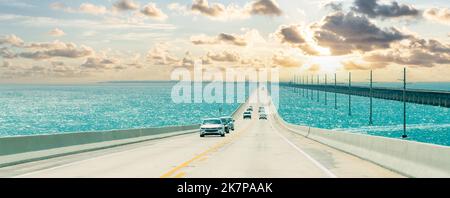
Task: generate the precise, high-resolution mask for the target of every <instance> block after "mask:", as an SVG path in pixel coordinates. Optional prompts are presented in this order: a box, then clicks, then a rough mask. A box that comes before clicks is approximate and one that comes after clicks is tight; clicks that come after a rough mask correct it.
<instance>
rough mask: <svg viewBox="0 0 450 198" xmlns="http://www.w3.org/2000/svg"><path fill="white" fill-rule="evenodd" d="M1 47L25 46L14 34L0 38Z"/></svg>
mask: <svg viewBox="0 0 450 198" xmlns="http://www.w3.org/2000/svg"><path fill="white" fill-rule="evenodd" d="M0 45H11V46H14V47H21V46H22V45H23V40H22V39H21V38H19V37H18V36H16V35H14V34H11V35H6V36H4V37H2V38H0Z"/></svg>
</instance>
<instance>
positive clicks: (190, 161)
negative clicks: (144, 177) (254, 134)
mask: <svg viewBox="0 0 450 198" xmlns="http://www.w3.org/2000/svg"><path fill="white" fill-rule="evenodd" d="M252 121H253V120H252ZM250 126H252V125H251V123H249V124H248V125H247V126H246V127H245V128H244V129H243V130H240V132H238V133H235V134H236V135H232V136H231V137H229V138H227V139H226V140H223V141H221V142H219V143H217V144H215V145H214V146H212V147H210V148H209V149H208V150H206V151H203V152H202V153H200V154H198V155H196V156H194V157H193V158H191V159H190V160H188V161H185V162H183V163H181V164H180V165H178V166H176V167H175V168H173V169H171V170H170V171H168V172H167V173H165V174H163V175H162V176H161V177H160V178H168V177H170V176H172V175H173V174H175V173H176V172H177V171H179V170H181V169H182V168H184V167H187V166H189V164H191V163H192V162H195V161H197V160H199V159H203V158H202V157H204V156H205V155H207V154H208V153H211V152H214V151H217V150H219V148H221V147H223V146H225V145H226V144H228V143H230V142H232V141H233V140H234V139H236V138H238V137H240V136H241V135H242V132H244V131H247V129H248V128H250ZM202 161H203V160H202ZM180 174H182V175H181V177H182V176H184V175H186V173H184V172H181V173H179V174H177V175H175V177H177V176H179V175H180Z"/></svg>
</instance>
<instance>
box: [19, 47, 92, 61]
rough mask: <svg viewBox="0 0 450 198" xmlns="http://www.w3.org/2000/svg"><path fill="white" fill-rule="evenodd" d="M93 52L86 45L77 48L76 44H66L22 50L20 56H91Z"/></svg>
mask: <svg viewBox="0 0 450 198" xmlns="http://www.w3.org/2000/svg"><path fill="white" fill-rule="evenodd" d="M93 53H94V51H93V50H92V49H91V48H88V47H85V46H82V47H80V48H77V47H76V46H73V45H66V47H65V48H56V49H46V50H38V51H32V52H21V53H19V56H20V57H22V58H29V59H35V60H42V59H50V58H54V57H64V58H81V57H86V56H90V55H92V54H93Z"/></svg>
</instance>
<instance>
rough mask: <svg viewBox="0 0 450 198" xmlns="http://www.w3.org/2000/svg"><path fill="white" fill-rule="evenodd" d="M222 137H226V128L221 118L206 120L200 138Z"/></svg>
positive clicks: (202, 125)
mask: <svg viewBox="0 0 450 198" xmlns="http://www.w3.org/2000/svg"><path fill="white" fill-rule="evenodd" d="M205 135H220V136H222V137H225V126H224V124H223V123H222V120H221V119H219V118H209V119H204V120H203V122H202V124H201V126H200V137H205Z"/></svg>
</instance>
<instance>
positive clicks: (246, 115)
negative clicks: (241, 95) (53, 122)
mask: <svg viewBox="0 0 450 198" xmlns="http://www.w3.org/2000/svg"><path fill="white" fill-rule="evenodd" d="M243 118H244V120H245V119H247V118H248V119H252V112H250V111H246V112H244V116H243Z"/></svg>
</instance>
